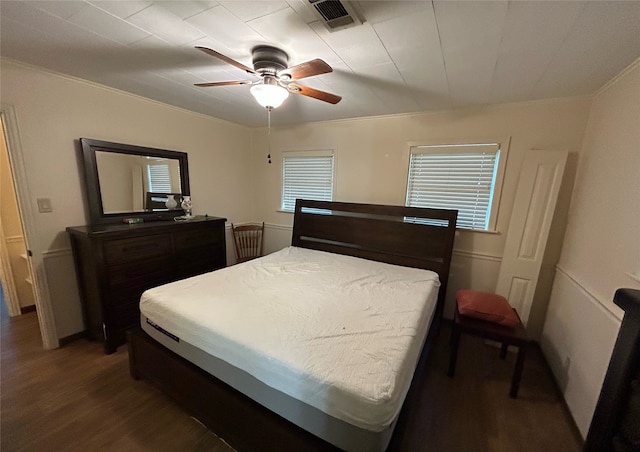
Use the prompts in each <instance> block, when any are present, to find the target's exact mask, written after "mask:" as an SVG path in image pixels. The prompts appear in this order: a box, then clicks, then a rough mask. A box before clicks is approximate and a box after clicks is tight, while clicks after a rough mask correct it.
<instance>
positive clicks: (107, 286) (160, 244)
mask: <svg viewBox="0 0 640 452" xmlns="http://www.w3.org/2000/svg"><path fill="white" fill-rule="evenodd" d="M225 221H226V219H225V218H218V217H203V218H199V219H194V220H190V221H184V222H175V221H157V222H149V223H142V224H134V225H126V224H117V225H96V226H77V227H68V228H67V232H68V233H69V235H70V238H71V247H72V249H73V256H74V261H75V267H76V275H77V279H78V288H79V289H80V297H81V299H82V305H83V313H84V319H85V325H86V331H87V334H88V336H89V337H90V338H92V339H97V340H101V341H103V342H104V350H105V353H113V352H115V351H116V348H117V347H118V345H121V344H124V343H125V342H126V336H125V331H126V330H127V329H129V328H132V327H135V326H136V325H138V324H139V323H140V310H139V307H138V304H139V302H140V295H141V294H142V292H144V291H145V290H146V289H149V288H151V287H155V286H159V285H161V284H164V283H167V282H170V281H175V280H178V279H183V278H187V277H189V276H194V275H197V274H201V273H206V272H209V271H212V270H216V269H219V268H222V267H225V266H226V263H227V259H226V246H225Z"/></svg>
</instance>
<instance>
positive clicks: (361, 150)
mask: <svg viewBox="0 0 640 452" xmlns="http://www.w3.org/2000/svg"><path fill="white" fill-rule="evenodd" d="M589 107H590V99H585V98H574V99H561V100H551V101H540V102H528V103H520V104H508V105H501V106H493V107H486V108H480V109H472V110H460V111H448V112H439V113H422V114H409V115H398V116H388V117H377V118H360V119H353V120H342V121H334V122H324V123H314V124H305V125H301V126H295V127H286V128H285V127H283V128H272V131H271V135H270V136H267V133H266V131H265V130H263V129H260V130H255V131H254V139H253V142H254V154H253V165H254V171H255V174H256V177H255V179H256V187H257V190H256V209H255V212H256V218H255V219H254V220H255V221H265V222H266V223H267V225H266V232H265V250H266V251H273V250H276V249H279V248H281V247H283V246H286V245H288V244H289V243H290V240H291V229H290V228H291V225H292V220H293V215H292V214H290V213H283V212H278V209H279V204H280V183H281V182H280V180H281V170H282V169H281V153H282V151H287V150H305V149H326V148H329V149H334V150H335V164H336V170H335V175H336V193H335V199H336V200H338V201H349V202H367V203H379V204H400V205H403V204H404V198H405V190H406V180H407V171H408V165H409V143H410V142H425V143H431V144H442V143H449V142H456V141H457V140H482V139H487V140H502V139H504V138H508V137H511V145H510V149H509V156H508V160H507V168H506V173H505V178H504V185H503V191H502V199H501V200H500V210H499V214H498V223H497V229H498V233H497V234H489V233H481V232H468V231H461V232H459V234H458V236H457V237H456V242H455V246H454V248H455V252H454V257H453V262H452V274H451V279H450V286H449V290H448V293H449V296H448V301H447V309H446V311H445V314H446V315H450V314H451V312H452V310H453V294H454V292H455V289H456V288H459V287H472V288H475V289H478V290H488V291H492V290H494V289H495V284H496V280H497V276H498V271H499V268H500V261H501V257H502V251H503V248H504V243H505V233H506V231H507V229H508V226H509V220H510V217H511V211H512V206H513V201H514V197H515V191H516V187H517V183H518V178H519V173H520V168H521V166H522V161H523V158H524V155H525V153H526V152H535V151H531V149H565V150H568V151H569V152H570V153H571V156H572V157H571V159H570V161H569V163H568V167H567V171H566V174H565V178H566V179H567V180H569V183H568V184H565V185H563V189H562V193H561V199H560V202H559V204H558V209H557V214H558V216H559V217H562V218H561V219H560V220H559V221H555V222H554V228H555V229H554V231H553V233H552V245H553V246H551V248H554V249H559V248H560V246H561V240H562V233H563V231H564V224H565V221H564V218H563V217H564V212H565V211H566V209H567V207H568V202H569V197H570V190H571V187H572V183H573V177H574V172H575V162H576V161H577V154H578V153H579V150H580V148H581V142H582V137H583V134H584V130H585V127H586V121H587V117H588V111H589ZM273 123H277V110H276V111H274V113H273ZM268 153H271V156H272V159H271V160H272V164H269V163H268V162H267V154H268ZM558 254H559V253H558V252H556V258H557V255H558ZM553 264H555V260H554V261H553ZM547 284H550V279H548V280H547ZM543 302H546V300H543ZM543 308H546V305H545V306H544V307H543ZM543 317H544V314H543V315H542V316H541V318H540V317H539V319H538V322H539V324H538V325H533V326H532V328H533V329H534V330H541V327H542V325H541V321H542V318H543Z"/></svg>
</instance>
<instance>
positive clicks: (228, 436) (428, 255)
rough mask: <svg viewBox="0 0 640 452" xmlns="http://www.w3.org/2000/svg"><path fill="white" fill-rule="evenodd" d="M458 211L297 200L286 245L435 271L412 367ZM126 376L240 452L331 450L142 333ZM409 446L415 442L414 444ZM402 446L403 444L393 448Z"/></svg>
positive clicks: (405, 421)
mask: <svg viewBox="0 0 640 452" xmlns="http://www.w3.org/2000/svg"><path fill="white" fill-rule="evenodd" d="M456 219H457V211H455V210H435V209H421V208H414V207H401V206H387V205H374V204H354V203H338V202H326V201H306V200H297V202H296V209H295V216H294V226H293V237H292V241H291V244H292V245H293V246H298V247H303V248H310V249H315V250H321V251H328V252H332V253H338V254H345V255H350V256H356V257H361V258H365V259H371V260H376V261H380V262H386V263H391V264H396V265H403V266H407V267H415V268H423V269H428V270H432V271H435V272H437V273H438V275H439V277H440V284H441V286H440V291H439V294H438V303H437V307H436V312H435V314H434V320H433V322H432V326H431V329H430V331H429V334H428V336H427V342H426V344H425V346H424V347H423V351H422V356H421V358H420V363H419V364H418V369H419V368H420V367H421V366H422V365H423V364H424V361H425V359H426V354H427V351H428V349H429V344H430V342H431V338H432V337H433V335H435V334H437V332H438V330H439V326H440V322H441V318H442V312H443V306H444V297H445V294H446V288H447V281H448V275H449V267H450V263H451V252H452V248H453V239H454V235H455V225H456ZM129 364H130V371H131V376H132V377H133V378H135V379H140V378H144V379H146V380H148V381H149V382H151V383H152V384H154V385H155V386H157V387H158V388H160V390H162V391H163V392H165V393H166V394H167V395H169V396H170V397H172V398H173V399H174V400H176V401H177V402H178V403H179V404H180V405H181V406H182V407H183V408H185V409H186V410H187V411H188V412H189V413H190V414H191V415H192V416H194V417H195V418H197V419H198V420H199V421H201V422H202V423H204V424H205V425H206V426H207V427H209V428H210V429H211V430H212V431H213V432H214V433H216V434H217V435H219V436H220V437H221V438H223V439H224V440H225V441H227V442H228V443H229V444H230V445H231V446H233V447H234V448H235V449H236V450H239V451H261V452H262V451H274V452H275V451H286V450H290V451H300V450H305V451H320V450H322V451H326V450H335V447H334V446H332V445H331V444H329V443H327V442H326V441H324V440H322V439H320V438H318V437H316V436H314V435H312V434H311V433H309V432H307V431H305V430H303V429H302V428H300V427H298V426H296V425H294V424H292V423H291V422H289V421H287V420H285V419H284V418H282V417H280V416H278V415H276V414H274V413H273V412H271V411H270V410H268V409H266V408H264V407H263V406H262V405H260V404H258V403H257V402H255V401H253V400H252V399H250V398H248V397H247V396H245V395H243V394H242V393H240V392H238V391H236V390H235V389H233V388H231V387H230V386H228V385H227V384H225V383H223V382H222V381H220V380H218V379H217V378H215V377H213V376H212V375H210V374H208V373H207V372H205V371H203V370H202V369H200V368H199V367H197V366H195V365H194V364H192V363H190V362H188V361H187V360H185V359H184V358H182V357H180V356H178V355H176V354H175V353H173V352H171V351H170V350H168V349H166V348H165V347H163V346H162V345H160V344H159V343H158V342H156V341H154V340H153V339H152V338H150V337H149V336H148V335H147V334H146V333H144V332H143V331H142V330H141V329H140V330H135V331H131V332H129ZM420 374H421V371H419V370H417V371H416V372H415V374H414V377H413V380H412V384H411V388H410V390H409V393H408V395H407V398H406V400H405V403H404V405H403V408H402V411H401V414H400V419H399V421H398V424H397V425H396V428H395V431H394V435H393V437H392V440H391V445H390V446H389V450H393V449H394V447H395V448H398V447H402V448H403V449H404V448H405V446H406V445H407V444H410V443H412V439H411V435H412V431H416V428H413V427H412V423H411V422H409V420H410V418H412V417H414V418H415V417H419V416H420V413H419V412H417V411H419V404H417V403H415V402H412V400H411V399H417V397H416V391H419V386H420V380H421V378H420ZM413 442H415V441H413ZM400 444H402V446H399V445H400Z"/></svg>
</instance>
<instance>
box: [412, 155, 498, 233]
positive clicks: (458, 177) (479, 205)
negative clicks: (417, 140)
mask: <svg viewBox="0 0 640 452" xmlns="http://www.w3.org/2000/svg"><path fill="white" fill-rule="evenodd" d="M499 160H500V146H499V145H498V144H495V143H492V144H473V145H447V146H414V147H412V148H411V159H410V163H409V180H408V182H407V198H406V205H407V206H412V207H430V208H434V209H457V210H458V222H457V227H459V228H466V229H475V230H489V229H490V226H491V227H493V225H492V223H495V219H494V218H492V201H493V197H494V189H495V186H496V176H497V174H498V164H499ZM493 211H494V212H495V210H493ZM494 216H495V215H494ZM492 220H493V221H492Z"/></svg>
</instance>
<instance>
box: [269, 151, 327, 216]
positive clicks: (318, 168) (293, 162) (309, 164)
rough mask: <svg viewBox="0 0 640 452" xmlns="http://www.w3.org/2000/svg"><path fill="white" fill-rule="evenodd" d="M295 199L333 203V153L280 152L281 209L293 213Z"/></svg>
mask: <svg viewBox="0 0 640 452" xmlns="http://www.w3.org/2000/svg"><path fill="white" fill-rule="evenodd" d="M298 198H300V199H312V200H315V201H333V151H330V150H326V151H289V152H283V157H282V204H281V206H280V207H281V209H282V210H284V211H287V212H293V211H294V210H295V206H296V199H298Z"/></svg>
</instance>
